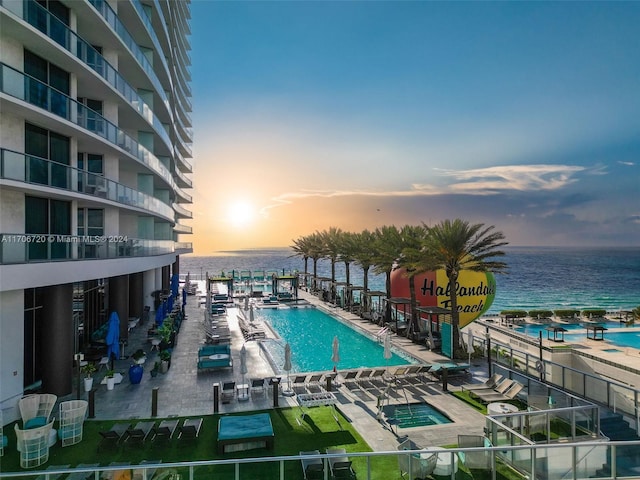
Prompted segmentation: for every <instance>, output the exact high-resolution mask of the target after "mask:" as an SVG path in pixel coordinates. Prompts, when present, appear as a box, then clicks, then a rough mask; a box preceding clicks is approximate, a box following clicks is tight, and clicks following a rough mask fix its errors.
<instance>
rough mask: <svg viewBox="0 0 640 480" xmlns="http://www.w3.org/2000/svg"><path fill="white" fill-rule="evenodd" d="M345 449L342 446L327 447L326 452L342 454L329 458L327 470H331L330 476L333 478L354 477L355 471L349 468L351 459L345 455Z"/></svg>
mask: <svg viewBox="0 0 640 480" xmlns="http://www.w3.org/2000/svg"><path fill="white" fill-rule="evenodd" d="M346 453H347V451H346V450H345V449H344V448H327V454H329V455H338V454H344V455H343V456H341V457H331V458H329V470H330V471H331V477H333V478H334V479H339V478H356V472H354V471H353V468H351V461H350V460H349V457H347V456H346Z"/></svg>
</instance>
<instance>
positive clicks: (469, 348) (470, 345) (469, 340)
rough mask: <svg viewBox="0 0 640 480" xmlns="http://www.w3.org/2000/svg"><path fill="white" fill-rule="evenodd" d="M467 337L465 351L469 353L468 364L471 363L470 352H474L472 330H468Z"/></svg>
mask: <svg viewBox="0 0 640 480" xmlns="http://www.w3.org/2000/svg"><path fill="white" fill-rule="evenodd" d="M467 333H468V337H467V353H468V354H469V365H471V354H472V353H473V352H474V350H473V332H472V331H471V330H469V332H467Z"/></svg>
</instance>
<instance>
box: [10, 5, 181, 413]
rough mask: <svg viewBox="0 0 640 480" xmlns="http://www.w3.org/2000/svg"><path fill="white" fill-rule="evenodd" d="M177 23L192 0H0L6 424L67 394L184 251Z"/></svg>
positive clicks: (161, 286)
mask: <svg viewBox="0 0 640 480" xmlns="http://www.w3.org/2000/svg"><path fill="white" fill-rule="evenodd" d="M189 21H190V5H189V0H117V1H116V0H109V1H105V0H37V1H36V0H0V45H1V47H0V68H1V72H0V407H1V408H2V410H3V414H4V422H5V423H6V422H9V421H12V420H13V419H15V418H16V416H17V412H15V405H16V403H17V400H18V399H19V398H20V397H21V396H23V395H24V394H25V393H29V392H31V391H38V390H42V391H45V392H48V393H54V394H56V395H58V396H63V395H67V394H70V393H72V390H73V386H72V383H73V380H72V379H73V372H74V356H75V354H76V353H80V352H83V353H85V354H86V356H87V357H90V356H91V355H99V354H100V353H99V343H100V342H99V333H100V329H101V327H103V326H104V325H105V323H106V322H107V319H108V317H109V314H110V312H112V311H116V312H117V313H118V315H119V317H120V319H121V322H120V336H121V339H125V340H126V338H127V333H128V332H127V319H129V318H140V317H142V316H143V313H144V310H145V306H148V307H150V310H151V312H153V311H154V309H155V307H156V305H157V302H158V300H159V298H160V296H161V295H162V294H163V292H164V293H166V292H168V290H169V288H170V279H171V276H172V275H175V274H178V273H179V256H180V255H181V254H186V253H191V252H192V247H191V243H189V242H186V241H182V240H183V239H185V238H186V239H188V238H189V237H188V235H189V234H190V233H191V227H190V226H189V225H188V223H189V220H190V219H191V218H192V214H191V211H190V204H191V196H190V194H189V193H188V191H189V190H190V189H191V188H192V180H191V178H190V177H191V173H192V163H191V157H192V154H191V146H192V126H191V110H192V109H191V99H190V98H191V89H190V80H191V78H190V72H189V69H190V62H191V59H190V57H189V51H190V46H189V35H190V27H189ZM185 222H186V223H185ZM152 315H153V313H151V316H152ZM96 341H97V342H96ZM96 343H98V345H96Z"/></svg>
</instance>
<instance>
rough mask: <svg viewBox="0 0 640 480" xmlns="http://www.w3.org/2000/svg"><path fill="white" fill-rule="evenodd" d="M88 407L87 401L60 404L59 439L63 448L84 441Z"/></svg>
mask: <svg viewBox="0 0 640 480" xmlns="http://www.w3.org/2000/svg"><path fill="white" fill-rule="evenodd" d="M87 406H88V402H87V401H86V400H69V401H67V402H62V403H61V404H60V418H59V422H60V423H59V426H58V438H59V439H60V442H61V443H62V446H63V447H67V446H69V445H75V444H76V443H78V442H80V441H82V432H83V427H84V418H85V415H86V413H87Z"/></svg>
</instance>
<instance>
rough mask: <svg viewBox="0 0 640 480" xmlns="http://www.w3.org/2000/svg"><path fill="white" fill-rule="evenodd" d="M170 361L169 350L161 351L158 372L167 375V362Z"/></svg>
mask: <svg viewBox="0 0 640 480" xmlns="http://www.w3.org/2000/svg"><path fill="white" fill-rule="evenodd" d="M170 361H171V352H170V351H169V350H162V351H161V352H160V371H161V372H162V373H167V371H168V370H169V362H170Z"/></svg>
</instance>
